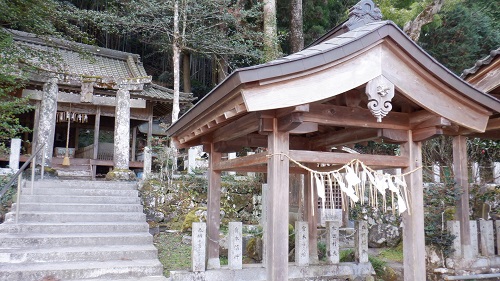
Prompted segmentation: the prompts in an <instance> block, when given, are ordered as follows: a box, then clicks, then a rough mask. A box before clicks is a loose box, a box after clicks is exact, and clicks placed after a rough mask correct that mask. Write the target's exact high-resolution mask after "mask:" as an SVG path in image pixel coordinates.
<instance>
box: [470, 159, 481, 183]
mask: <svg viewBox="0 0 500 281" xmlns="http://www.w3.org/2000/svg"><path fill="white" fill-rule="evenodd" d="M472 179H473V180H474V183H477V184H479V183H480V182H481V173H480V167H479V163H477V162H474V163H472Z"/></svg>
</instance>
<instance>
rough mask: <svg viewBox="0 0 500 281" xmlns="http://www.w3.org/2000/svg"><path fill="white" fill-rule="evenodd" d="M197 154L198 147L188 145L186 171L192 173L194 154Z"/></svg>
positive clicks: (194, 161) (194, 163) (194, 166)
mask: <svg viewBox="0 0 500 281" xmlns="http://www.w3.org/2000/svg"><path fill="white" fill-rule="evenodd" d="M197 154H198V149H196V147H190V148H189V150H188V173H190V174H193V173H194V169H195V168H196V156H197Z"/></svg>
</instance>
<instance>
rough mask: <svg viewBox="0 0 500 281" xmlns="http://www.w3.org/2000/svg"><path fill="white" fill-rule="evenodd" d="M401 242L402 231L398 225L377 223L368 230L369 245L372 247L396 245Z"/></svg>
mask: <svg viewBox="0 0 500 281" xmlns="http://www.w3.org/2000/svg"><path fill="white" fill-rule="evenodd" d="M399 242H401V231H400V230H399V227H397V226H394V225H391V224H377V225H374V226H372V227H371V228H370V230H369V231H368V246H369V247H371V248H382V247H385V246H388V247H396V246H397V245H398V244H399Z"/></svg>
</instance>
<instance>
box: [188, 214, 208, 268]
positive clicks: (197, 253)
mask: <svg viewBox="0 0 500 281" xmlns="http://www.w3.org/2000/svg"><path fill="white" fill-rule="evenodd" d="M192 231H193V234H192V238H191V261H192V270H193V272H200V271H205V252H206V239H207V224H206V223H204V222H193V225H192Z"/></svg>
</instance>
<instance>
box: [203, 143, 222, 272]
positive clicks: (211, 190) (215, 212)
mask: <svg viewBox="0 0 500 281" xmlns="http://www.w3.org/2000/svg"><path fill="white" fill-rule="evenodd" d="M209 155H210V158H209V171H208V198H207V200H208V202H207V238H208V239H207V269H214V268H220V258H219V228H220V195H221V173H220V171H217V170H216V169H215V167H216V166H217V165H218V164H219V163H220V162H221V158H222V157H221V156H222V155H221V153H219V152H216V151H215V149H214V146H213V143H212V144H210V151H209Z"/></svg>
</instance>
